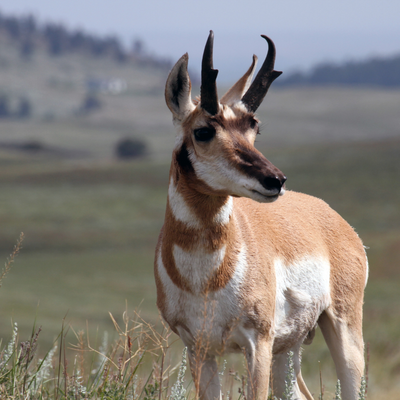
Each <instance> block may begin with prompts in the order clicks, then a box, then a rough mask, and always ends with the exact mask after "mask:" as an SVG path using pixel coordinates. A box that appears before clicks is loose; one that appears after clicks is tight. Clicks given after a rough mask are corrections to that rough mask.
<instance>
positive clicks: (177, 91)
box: [165, 31, 286, 202]
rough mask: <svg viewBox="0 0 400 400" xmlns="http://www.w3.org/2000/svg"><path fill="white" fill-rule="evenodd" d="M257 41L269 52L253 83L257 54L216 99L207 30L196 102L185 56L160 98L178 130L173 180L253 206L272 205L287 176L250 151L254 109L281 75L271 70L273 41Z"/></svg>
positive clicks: (211, 38)
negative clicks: (244, 200) (250, 201)
mask: <svg viewBox="0 0 400 400" xmlns="http://www.w3.org/2000/svg"><path fill="white" fill-rule="evenodd" d="M262 37H263V38H264V39H265V40H266V41H267V42H268V54H267V56H266V59H265V61H264V63H263V65H262V67H261V69H260V71H259V72H258V74H257V76H256V78H255V79H254V81H253V83H252V84H251V85H250V83H251V79H252V77H253V73H254V70H255V67H256V63H257V57H256V56H253V62H252V64H251V66H250V68H249V69H248V71H247V72H246V73H245V74H244V75H243V77H242V78H241V79H239V81H238V82H236V83H235V85H233V86H232V88H231V89H230V90H229V91H228V92H227V93H226V94H225V95H224V96H223V97H221V99H218V94H217V87H216V78H217V74H218V70H215V69H214V68H213V41H214V34H213V32H212V31H210V35H209V37H208V40H207V43H206V46H205V49H204V54H203V60H202V71H201V91H200V99H195V100H192V98H191V82H190V78H189V74H188V70H187V66H188V59H189V57H188V54H187V53H186V54H184V55H183V56H182V57H181V58H180V59H179V60H178V62H177V63H176V64H175V66H174V67H173V68H172V70H171V72H170V74H169V77H168V79H167V83H166V89H165V98H166V102H167V105H168V107H169V109H170V110H171V112H172V114H173V120H174V125H175V126H176V127H177V130H178V136H177V141H176V145H175V150H174V159H173V160H174V161H173V162H174V163H175V164H174V165H175V168H176V178H175V179H176V180H179V179H181V178H183V179H184V180H185V182H186V184H187V185H189V186H190V187H192V188H193V189H195V190H197V191H198V192H200V193H203V194H208V195H219V196H226V195H232V196H237V197H242V196H243V197H249V198H251V199H253V200H256V201H258V202H271V201H274V200H276V199H277V198H278V196H279V195H282V194H283V193H284V183H285V181H286V177H285V176H284V174H283V173H282V172H281V171H280V170H279V169H278V168H276V167H275V166H274V165H273V164H272V163H271V162H269V161H268V160H267V159H266V158H265V157H264V156H263V155H262V154H261V153H260V152H259V151H258V150H257V149H256V148H255V147H254V141H255V138H256V135H257V134H259V126H258V125H259V121H258V119H257V117H256V116H255V111H256V110H257V108H258V107H259V106H260V104H261V102H262V101H263V99H264V97H265V95H266V93H267V91H268V89H269V87H270V85H271V83H272V82H273V81H274V80H275V79H276V78H277V77H278V76H279V75H280V74H281V73H282V72H279V71H275V70H274V63H275V46H274V43H273V42H272V40H271V39H270V38H268V37H267V36H262Z"/></svg>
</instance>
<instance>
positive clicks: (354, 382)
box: [318, 310, 364, 400]
mask: <svg viewBox="0 0 400 400" xmlns="http://www.w3.org/2000/svg"><path fill="white" fill-rule="evenodd" d="M318 324H319V326H320V327H321V331H322V334H323V335H324V338H325V341H326V343H327V345H328V347H329V351H330V353H331V356H332V358H333V361H334V363H335V367H336V373H337V377H338V379H339V380H340V385H341V388H342V399H343V400H356V399H358V393H359V390H360V385H361V378H362V376H363V375H364V342H363V338H362V331H361V326H357V325H355V324H354V325H352V324H351V322H350V323H347V322H346V321H344V320H340V319H339V318H337V317H335V316H334V315H333V313H332V312H330V310H327V311H325V312H324V313H322V314H321V316H320V318H319V320H318Z"/></svg>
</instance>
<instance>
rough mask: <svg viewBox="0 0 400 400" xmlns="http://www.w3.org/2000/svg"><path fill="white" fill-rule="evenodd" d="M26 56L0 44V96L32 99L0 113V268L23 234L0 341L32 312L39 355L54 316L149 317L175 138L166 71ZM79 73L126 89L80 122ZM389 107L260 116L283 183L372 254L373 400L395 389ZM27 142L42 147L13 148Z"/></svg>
mask: <svg viewBox="0 0 400 400" xmlns="http://www.w3.org/2000/svg"><path fill="white" fill-rule="evenodd" d="M35 57H36V58H35ZM35 57H34V58H33V59H32V60H31V61H29V63H28V64H27V63H25V62H23V61H22V60H21V59H20V58H19V56H18V54H17V52H14V53H13V50H12V49H11V48H6V47H4V46H3V47H0V61H1V62H0V91H2V92H3V93H6V94H8V95H9V96H10V98H17V97H18V96H19V95H22V94H24V95H26V96H28V97H29V98H30V99H31V100H32V104H33V111H32V115H31V117H30V118H27V119H24V120H15V119H13V118H5V119H4V118H3V119H0V167H1V168H0V193H1V194H0V223H1V225H0V226H1V229H0V256H1V257H2V258H3V260H5V259H6V257H7V255H8V254H9V253H10V252H11V250H12V247H13V245H14V243H15V241H16V239H17V237H18V236H19V233H20V232H21V231H23V232H24V233H25V236H26V238H25V241H24V244H23V250H22V252H21V254H20V255H19V256H18V258H17V260H16V263H15V265H14V266H13V267H12V269H11V272H10V273H9V274H8V276H7V277H6V279H5V280H4V282H3V286H2V287H1V289H0V337H2V338H4V340H5V342H3V343H6V341H7V340H8V339H9V337H10V335H11V320H14V321H17V322H18V324H19V327H20V333H21V337H24V336H25V337H28V336H29V333H30V331H31V329H32V325H33V321H34V319H35V315H37V317H36V318H37V324H38V325H42V327H43V331H42V333H41V336H40V346H41V348H42V349H43V351H46V350H47V349H48V348H49V346H50V343H51V342H52V340H53V339H54V338H55V337H56V336H57V334H58V333H59V332H60V329H61V322H62V319H63V318H64V316H65V315H67V321H68V322H69V323H71V326H72V327H73V328H74V329H75V330H76V331H78V330H81V329H83V330H85V329H86V326H88V327H89V330H90V331H91V332H94V331H96V330H97V329H98V330H99V332H102V331H104V330H108V331H112V330H113V327H112V323H111V320H110V319H109V316H108V312H109V311H110V312H112V313H113V314H114V315H121V314H122V312H123V310H124V309H125V301H127V302H128V304H129V306H130V308H135V307H140V309H141V310H142V314H143V316H144V317H146V318H147V319H149V320H150V321H155V320H156V318H157V310H156V308H155V287H154V283H153V271H152V268H153V267H152V264H153V254H154V246H155V243H156V240H157V235H158V232H159V229H160V228H161V225H162V221H163V216H164V210H165V202H166V192H167V184H168V169H169V158H170V154H171V149H172V146H173V142H174V130H173V126H172V123H171V117H170V114H169V111H168V109H167V107H166V106H165V104H164V99H163V85H164V81H165V72H162V71H160V70H152V69H150V68H143V67H140V66H137V68H136V67H135V68H134V67H132V66H131V65H130V66H128V65H124V64H118V63H115V62H111V61H110V60H108V61H107V60H104V61H102V62H101V63H100V62H97V61H95V60H94V59H89V58H81V57H78V56H74V57H71V58H63V56H60V57H58V58H49V57H48V56H46V55H45V54H36V56H35ZM88 76H95V77H99V78H104V79H106V78H107V79H108V78H110V77H117V78H120V79H123V80H124V81H125V82H127V88H126V90H125V91H122V92H121V93H119V94H111V93H100V92H99V93H96V96H97V97H98V99H99V100H100V102H101V104H102V107H101V108H100V109H98V110H95V111H93V112H90V113H87V114H84V115H83V114H79V113H77V110H78V109H79V107H80V106H81V104H82V100H83V98H84V96H85V95H86V86H85V80H86V78H87V77H88ZM222 92H223V90H222V89H220V93H222ZM398 104H400V92H399V91H385V90H376V91H375V90H370V89H359V90H350V89H345V88H341V89H334V88H331V89H318V88H315V89H304V88H303V89H285V90H272V91H271V93H270V94H269V95H268V96H267V98H266V101H265V102H264V104H263V106H262V107H261V108H260V110H259V116H260V118H261V120H262V121H263V129H262V134H261V136H260V137H259V138H258V139H257V146H258V148H259V149H260V150H261V151H262V152H263V153H264V154H265V155H266V156H267V158H269V159H270V160H271V161H272V162H273V163H274V164H275V165H277V166H278V167H279V168H280V169H281V170H282V171H284V172H285V174H286V175H287V176H288V187H289V189H292V190H297V191H302V192H305V193H309V194H312V195H315V196H318V197H321V198H323V199H324V200H326V201H327V202H328V203H329V204H330V205H331V206H332V207H333V208H334V209H336V210H337V211H338V212H339V213H341V214H342V215H343V216H344V217H345V218H346V219H347V220H348V221H349V222H350V224H351V225H352V226H354V227H355V228H356V230H357V232H358V233H359V234H360V236H361V237H362V239H363V241H364V243H365V245H366V246H368V247H369V250H368V255H369V258H370V264H371V276H370V282H369V285H368V287H367V290H366V299H365V340H366V342H369V343H370V353H371V354H370V355H371V357H370V358H371V361H370V395H371V397H370V398H371V399H373V398H376V399H377V398H383V397H382V396H383V394H385V396H387V397H386V398H390V397H389V394H388V393H389V392H390V391H393V390H396V388H398V386H396V385H398V382H399V381H400V346H399V341H398V338H399V337H400V326H399V324H398V321H399V320H400V311H399V310H400V298H399V296H398V293H399V291H400V269H399V264H400V208H399V206H398V205H399V201H400V188H399V185H398V182H399V178H400V158H399V154H400V123H399V122H400V120H399V115H398ZM127 136H131V137H137V138H139V139H141V140H143V141H145V142H146V143H147V144H148V147H149V152H148V155H147V157H146V158H143V159H138V160H134V161H131V162H121V161H118V160H117V159H116V157H115V144H116V143H117V141H118V140H119V139H120V138H122V137H127ZM29 141H36V142H39V143H41V144H42V147H41V149H39V150H37V151H29V150H27V149H26V148H25V149H24V148H23V147H21V146H18V144H21V143H27V142H29ZM87 323H88V325H87ZM69 340H71V341H73V340H74V338H73V335H72V334H71V337H70V338H69ZM318 360H321V361H322V369H323V374H324V377H326V382H327V383H329V384H330V387H331V388H333V386H334V384H333V383H334V378H333V374H332V365H331V363H330V361H329V356H328V352H327V350H326V348H325V346H324V345H323V343H322V339H321V337H320V336H318V335H317V338H316V341H315V343H313V345H312V346H311V347H309V348H308V347H307V348H306V351H305V355H304V371H305V374H304V375H305V378H306V380H307V382H310V381H311V386H312V388H313V391H314V392H315V393H316V392H317V391H318ZM332 382H333V383H332ZM332 390H333V389H332ZM399 390H400V389H399ZM374 393H375V394H374ZM373 396H375V397H373ZM392 398H395V397H392Z"/></svg>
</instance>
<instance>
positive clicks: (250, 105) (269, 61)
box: [242, 35, 282, 112]
mask: <svg viewBox="0 0 400 400" xmlns="http://www.w3.org/2000/svg"><path fill="white" fill-rule="evenodd" d="M261 37H263V38H264V39H265V40H266V41H267V42H268V54H267V57H266V58H265V61H264V63H263V65H262V67H261V69H260V71H258V74H257V76H256V77H255V79H254V81H253V83H252V84H251V86H250V87H249V90H248V91H247V92H246V93H245V95H244V96H243V97H242V102H243V103H244V104H245V106H246V107H247V109H248V110H249V111H251V112H255V111H256V110H257V108H258V107H259V106H260V104H261V103H262V101H263V100H264V97H265V95H266V94H267V92H268V89H269V87H270V86H271V83H272V82H273V81H274V80H275V79H276V78H277V77H278V76H279V75H280V74H281V73H282V71H275V70H274V65H275V55H276V50H275V45H274V42H273V41H272V40H271V39H270V38H269V37H268V36H265V35H261Z"/></svg>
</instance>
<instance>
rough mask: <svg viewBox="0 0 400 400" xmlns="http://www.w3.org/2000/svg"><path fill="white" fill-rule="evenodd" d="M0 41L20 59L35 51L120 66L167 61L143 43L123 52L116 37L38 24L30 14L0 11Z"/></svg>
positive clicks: (165, 63) (166, 63)
mask: <svg viewBox="0 0 400 400" xmlns="http://www.w3.org/2000/svg"><path fill="white" fill-rule="evenodd" d="M0 41H1V42H8V43H12V44H13V45H14V46H15V47H16V48H17V49H18V51H19V54H20V56H21V57H22V58H24V59H26V60H29V59H30V58H31V57H32V56H33V55H34V54H35V52H37V51H44V52H46V53H47V54H48V55H49V56H51V57H58V56H61V55H67V54H82V55H86V56H89V57H96V58H111V59H114V60H115V61H117V62H120V63H126V62H128V63H129V62H134V63H141V64H147V65H152V66H153V67H154V66H155V67H159V68H161V69H169V68H170V67H171V63H170V61H169V60H168V59H164V58H160V57H156V56H153V55H149V54H147V53H146V52H145V50H144V48H145V46H144V43H143V42H142V41H141V40H135V41H134V42H133V43H132V45H131V48H129V49H126V48H125V47H124V46H123V45H122V43H121V41H120V39H119V38H118V37H116V36H104V37H102V36H99V35H94V34H90V33H87V32H85V31H83V30H79V29H75V30H70V29H68V28H67V27H65V26H64V25H62V24H59V23H51V22H49V23H42V24H40V23H39V22H38V21H37V20H36V18H35V17H34V16H32V15H28V16H9V15H4V14H3V13H1V12H0Z"/></svg>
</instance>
